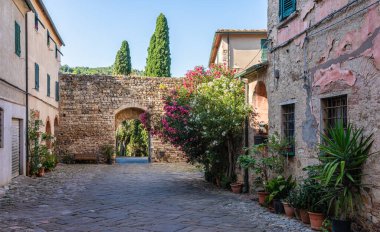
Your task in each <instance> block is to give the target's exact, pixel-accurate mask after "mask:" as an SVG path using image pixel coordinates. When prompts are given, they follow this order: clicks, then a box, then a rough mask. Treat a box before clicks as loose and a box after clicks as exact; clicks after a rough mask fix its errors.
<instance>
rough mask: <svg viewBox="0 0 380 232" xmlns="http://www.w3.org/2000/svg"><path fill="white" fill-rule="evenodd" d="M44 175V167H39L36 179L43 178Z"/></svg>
mask: <svg viewBox="0 0 380 232" xmlns="http://www.w3.org/2000/svg"><path fill="white" fill-rule="evenodd" d="M44 175H45V168H44V167H40V168H39V169H38V172H37V176H38V177H43V176H44Z"/></svg>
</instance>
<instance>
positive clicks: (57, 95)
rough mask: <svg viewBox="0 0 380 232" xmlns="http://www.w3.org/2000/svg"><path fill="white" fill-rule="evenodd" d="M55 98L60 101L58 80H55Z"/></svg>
mask: <svg viewBox="0 0 380 232" xmlns="http://www.w3.org/2000/svg"><path fill="white" fill-rule="evenodd" d="M55 100H56V101H59V83H58V81H56V82H55Z"/></svg>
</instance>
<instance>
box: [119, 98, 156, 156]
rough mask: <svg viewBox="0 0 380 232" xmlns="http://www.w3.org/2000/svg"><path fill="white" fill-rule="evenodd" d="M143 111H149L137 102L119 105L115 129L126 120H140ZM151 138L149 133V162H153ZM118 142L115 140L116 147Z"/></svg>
mask: <svg viewBox="0 0 380 232" xmlns="http://www.w3.org/2000/svg"><path fill="white" fill-rule="evenodd" d="M143 113H148V111H147V109H146V108H145V107H143V106H140V105H137V104H128V105H123V106H121V107H119V108H118V109H117V110H116V111H115V131H116V130H117V128H118V127H119V126H120V125H121V124H122V123H123V122H124V121H128V120H133V119H137V120H140V115H141V114H143ZM150 140H151V137H150V135H149V133H148V162H151V149H150V144H151V141H150ZM117 143H118V141H117V140H116V142H115V145H116V149H117V147H118V144H117Z"/></svg>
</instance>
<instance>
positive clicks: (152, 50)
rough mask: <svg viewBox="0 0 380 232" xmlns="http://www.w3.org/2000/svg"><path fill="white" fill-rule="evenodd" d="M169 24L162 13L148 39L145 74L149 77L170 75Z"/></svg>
mask: <svg viewBox="0 0 380 232" xmlns="http://www.w3.org/2000/svg"><path fill="white" fill-rule="evenodd" d="M170 65H171V58H170V47H169V26H168V21H167V20H166V17H165V15H164V14H162V13H161V14H160V15H159V16H158V17H157V21H156V30H155V31H154V34H153V35H152V38H151V39H150V45H149V48H148V58H147V61H146V69H145V74H146V75H147V76H151V77H170V76H171V74H170Z"/></svg>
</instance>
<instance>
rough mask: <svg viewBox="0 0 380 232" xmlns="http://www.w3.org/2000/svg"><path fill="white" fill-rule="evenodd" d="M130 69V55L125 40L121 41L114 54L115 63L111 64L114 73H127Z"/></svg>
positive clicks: (129, 72)
mask: <svg viewBox="0 0 380 232" xmlns="http://www.w3.org/2000/svg"><path fill="white" fill-rule="evenodd" d="M131 71H132V64H131V55H130V51H129V44H128V42H127V41H126V40H124V41H123V42H122V43H121V47H120V49H119V51H118V52H117V54H116V58H115V63H114V65H113V74H114V75H126V76H127V75H129V74H131Z"/></svg>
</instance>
